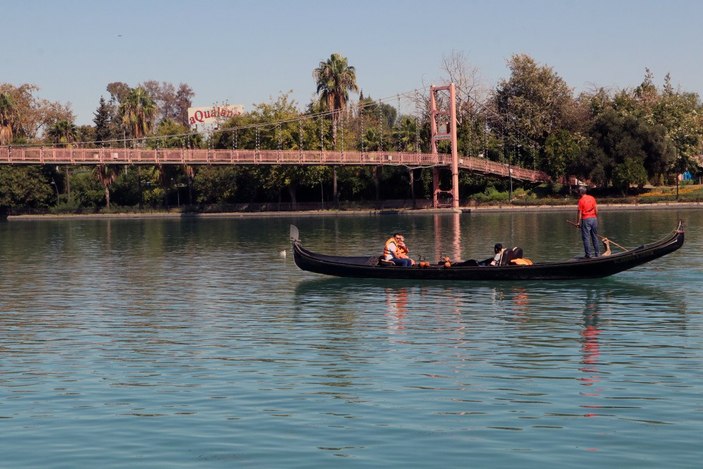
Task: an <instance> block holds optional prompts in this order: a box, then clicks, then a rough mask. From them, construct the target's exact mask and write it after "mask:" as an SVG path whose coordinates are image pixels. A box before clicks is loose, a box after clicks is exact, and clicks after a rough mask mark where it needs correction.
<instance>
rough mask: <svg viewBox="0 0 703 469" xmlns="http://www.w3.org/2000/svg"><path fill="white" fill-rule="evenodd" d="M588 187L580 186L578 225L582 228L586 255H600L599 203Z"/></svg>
mask: <svg viewBox="0 0 703 469" xmlns="http://www.w3.org/2000/svg"><path fill="white" fill-rule="evenodd" d="M586 192H587V191H586V187H585V186H581V187H579V193H580V194H581V198H580V199H579V203H578V219H577V220H576V226H578V227H579V228H581V239H582V240H583V249H584V251H585V253H586V257H598V256H599V255H600V251H599V249H598V205H597V204H596V199H595V198H593V196H592V195H588V194H587V193H586Z"/></svg>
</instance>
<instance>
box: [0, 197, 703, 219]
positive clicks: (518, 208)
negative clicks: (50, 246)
mask: <svg viewBox="0 0 703 469" xmlns="http://www.w3.org/2000/svg"><path fill="white" fill-rule="evenodd" d="M598 207H599V209H600V210H601V211H608V210H662V209H667V208H676V209H701V208H703V202H660V203H652V204H627V203H601V204H599V205H598ZM575 210H576V203H575V202H574V204H569V205H566V204H564V205H561V204H560V205H546V204H545V205H514V204H498V205H481V206H472V207H460V208H458V209H454V208H418V209H412V208H382V209H374V208H356V209H341V210H339V209H318V210H314V209H312V210H286V211H260V212H253V211H246V212H239V211H223V212H188V211H183V210H177V209H173V210H168V211H159V212H129V213H78V214H69V213H65V214H23V215H10V216H8V217H7V221H32V220H91V219H148V218H257V217H259V218H266V217H297V218H299V217H318V216H335V217H338V216H358V215H371V216H383V215H413V214H432V213H441V214H447V213H490V212H543V211H575Z"/></svg>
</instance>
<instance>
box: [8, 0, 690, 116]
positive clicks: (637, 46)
mask: <svg viewBox="0 0 703 469" xmlns="http://www.w3.org/2000/svg"><path fill="white" fill-rule="evenodd" d="M0 12H2V13H1V14H2V37H3V39H4V40H3V43H4V44H5V45H4V46H3V47H2V49H0V82H3V83H11V84H13V85H15V86H17V85H20V84H22V83H33V84H36V85H37V86H39V88H40V91H39V92H38V96H39V97H41V98H45V99H48V100H51V101H59V102H61V103H71V106H72V109H73V111H74V113H75V114H76V115H77V116H78V118H77V123H78V124H92V119H93V112H94V111H95V109H96V108H97V106H98V101H99V99H100V96H101V95H102V96H105V97H106V98H107V97H108V96H109V94H108V93H107V91H106V89H105V88H106V86H107V84H108V83H110V82H113V81H123V82H126V83H127V84H129V85H130V86H135V85H137V84H138V83H140V82H143V81H146V80H157V81H165V82H171V83H173V84H174V85H178V84H179V83H182V82H183V83H187V84H189V85H190V86H191V87H192V88H193V90H194V91H195V93H196V96H195V99H194V102H193V104H194V105H202V106H208V105H211V104H213V103H222V102H229V103H231V104H243V105H244V106H245V108H246V109H251V107H252V105H253V104H255V103H262V102H268V101H269V100H270V98H272V97H274V98H275V97H277V96H278V95H279V94H280V93H281V92H287V91H289V90H292V97H293V98H294V99H295V100H296V101H297V102H298V104H299V105H300V107H301V108H302V107H303V106H304V105H305V104H307V103H308V102H309V101H310V99H311V98H312V97H313V95H314V92H315V83H314V80H313V78H312V70H313V69H314V68H315V67H316V66H317V65H318V64H319V62H320V61H322V60H326V59H327V58H328V57H329V56H330V54H331V53H333V52H339V53H341V54H342V55H344V56H346V57H347V58H348V59H349V63H350V65H353V66H354V67H355V68H356V72H357V81H358V83H359V86H360V87H361V88H362V90H363V91H364V94H366V95H370V96H372V97H373V98H376V99H379V98H385V97H391V96H394V95H396V94H399V93H404V92H410V91H412V90H414V89H418V88H421V87H422V86H423V85H427V84H431V83H433V84H439V83H440V82H441V78H442V76H443V73H442V70H441V64H442V58H443V57H446V56H449V55H450V54H451V53H452V51H457V52H460V53H462V54H463V55H464V57H465V59H466V60H467V62H468V64H469V66H471V67H475V68H476V69H478V71H479V73H480V76H481V78H482V82H483V84H484V85H485V86H487V87H495V85H496V84H497V83H498V81H499V80H501V79H505V78H508V76H509V71H508V69H507V67H506V61H507V60H508V59H509V58H510V56H511V55H513V54H516V53H526V54H528V55H530V56H532V57H533V58H534V59H535V60H536V61H537V62H538V63H540V64H542V65H547V66H550V67H552V68H553V69H554V71H555V72H556V73H557V74H558V75H559V76H561V77H562V78H563V79H564V80H566V82H567V83H568V85H569V86H570V87H572V88H573V89H574V90H575V91H576V92H579V91H583V90H586V89H591V88H592V87H593V86H604V87H608V88H611V89H619V88H631V87H634V86H637V85H638V84H639V83H640V82H641V81H642V78H643V76H644V71H645V68H646V67H648V68H649V69H650V70H651V71H652V72H653V73H654V77H655V82H656V83H657V85H661V84H662V83H663V80H664V76H665V75H666V74H667V73H670V74H671V77H672V82H673V84H674V86H675V87H680V88H681V89H682V90H685V91H692V92H696V93H699V94H703V65H702V64H703V62H702V61H701V60H702V59H703V40H702V39H701V32H700V31H701V21H702V20H703V2H700V1H698V0H666V1H664V0H582V1H577V0H562V1H559V0H524V1H519V0H505V1H487V0H463V1H461V0H443V1H424V2H422V1H417V0H350V1H335V0H327V1H313V0H286V1H284V0H229V1H227V0H204V1H197V0H190V1H182V0H151V1H149V0H119V1H107V0H62V1H53V0H52V1H50V0H26V1H22V2H20V1H16V0H1V2H0Z"/></svg>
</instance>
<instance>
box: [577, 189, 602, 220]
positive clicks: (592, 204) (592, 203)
mask: <svg viewBox="0 0 703 469" xmlns="http://www.w3.org/2000/svg"><path fill="white" fill-rule="evenodd" d="M578 208H579V211H580V212H581V218H595V217H597V216H598V206H597V205H596V199H594V198H593V196H592V195H588V194H585V195H583V196H581V198H580V199H579V205H578Z"/></svg>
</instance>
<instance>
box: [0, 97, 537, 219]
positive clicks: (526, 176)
mask: <svg viewBox="0 0 703 469" xmlns="http://www.w3.org/2000/svg"><path fill="white" fill-rule="evenodd" d="M439 93H445V94H446V93H448V96H444V97H442V96H439V99H438V94H439ZM442 98H443V99H442ZM430 124H431V125H430V127H431V152H430V153H422V152H419V151H418V152H398V151H344V150H342V151H339V150H324V149H320V150H284V149H277V150H264V149H254V150H246V149H195V148H162V149H149V148H126V145H125V148H118V147H99V148H86V147H81V146H74V147H70V148H56V147H34V146H2V147H0V165H56V166H59V165H86V166H87V165H159V166H160V165H188V166H198V165H297V166H320V165H323V166H333V167H334V166H343V165H348V166H376V167H381V166H404V167H406V168H408V169H409V170H412V169H417V168H432V170H433V184H434V204H435V206H437V205H438V198H437V196H438V194H439V193H441V192H445V193H450V194H451V196H452V199H453V204H454V207H458V202H459V191H458V186H459V178H458V177H459V170H463V171H469V172H473V173H477V174H483V175H487V176H495V177H501V178H511V179H516V180H520V181H525V182H531V183H540V182H547V181H549V180H550V178H549V176H548V175H547V174H546V173H544V172H542V171H535V170H531V169H526V168H521V167H517V166H514V165H512V164H509V163H508V164H506V163H500V162H496V161H490V160H488V159H485V158H480V157H472V156H460V155H458V152H457V134H456V96H455V90H454V85H453V84H450V85H447V86H438V87H432V88H431V93H430ZM441 140H448V141H449V142H450V147H451V154H446V153H439V152H438V151H437V143H438V142H439V141H441ZM447 168H448V169H450V170H451V172H452V187H451V189H450V190H441V189H440V187H439V180H440V178H439V171H440V170H441V169H447Z"/></svg>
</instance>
